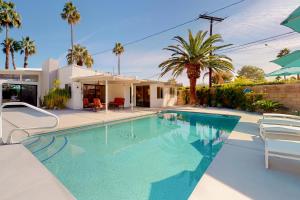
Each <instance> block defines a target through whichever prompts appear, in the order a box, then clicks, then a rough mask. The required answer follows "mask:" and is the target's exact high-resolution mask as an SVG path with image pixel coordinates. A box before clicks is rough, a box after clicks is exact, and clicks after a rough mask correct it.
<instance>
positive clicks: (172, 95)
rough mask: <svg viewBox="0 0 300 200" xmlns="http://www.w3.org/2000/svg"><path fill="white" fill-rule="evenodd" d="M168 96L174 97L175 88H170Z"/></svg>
mask: <svg viewBox="0 0 300 200" xmlns="http://www.w3.org/2000/svg"><path fill="white" fill-rule="evenodd" d="M170 96H171V97H174V96H175V88H170Z"/></svg>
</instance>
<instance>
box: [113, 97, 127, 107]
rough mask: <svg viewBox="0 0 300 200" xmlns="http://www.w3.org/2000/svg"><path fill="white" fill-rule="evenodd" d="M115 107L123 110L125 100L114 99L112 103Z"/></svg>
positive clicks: (120, 98)
mask: <svg viewBox="0 0 300 200" xmlns="http://www.w3.org/2000/svg"><path fill="white" fill-rule="evenodd" d="M112 103H113V104H114V105H115V106H116V107H118V108H123V109H124V103H125V99H124V98H122V97H116V98H115V99H114V101H113V102H112Z"/></svg>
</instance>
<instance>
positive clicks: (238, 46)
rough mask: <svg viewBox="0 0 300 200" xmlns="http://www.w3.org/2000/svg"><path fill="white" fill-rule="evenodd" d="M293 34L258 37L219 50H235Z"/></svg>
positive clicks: (224, 51) (225, 51)
mask: <svg viewBox="0 0 300 200" xmlns="http://www.w3.org/2000/svg"><path fill="white" fill-rule="evenodd" d="M293 34H295V32H294V31H291V32H287V33H283V34H279V35H274V36H271V37H267V38H264V39H259V40H255V41H252V42H247V43H245V44H240V45H237V46H233V47H228V48H226V49H223V50H220V51H219V52H221V53H228V52H232V51H237V50H241V49H245V48H249V47H251V46H254V45H257V44H261V42H271V41H275V40H278V39H282V37H286V36H291V35H293Z"/></svg>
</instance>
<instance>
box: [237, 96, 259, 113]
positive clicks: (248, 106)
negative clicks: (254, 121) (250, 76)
mask: <svg viewBox="0 0 300 200" xmlns="http://www.w3.org/2000/svg"><path fill="white" fill-rule="evenodd" d="M263 97H264V94H263V93H255V92H249V93H246V94H245V102H244V105H243V107H242V109H243V110H246V111H250V112H254V111H255V109H256V106H255V103H256V102H257V101H260V100H262V99H263Z"/></svg>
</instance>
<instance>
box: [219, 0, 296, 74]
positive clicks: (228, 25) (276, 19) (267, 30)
mask: <svg viewBox="0 0 300 200" xmlns="http://www.w3.org/2000/svg"><path fill="white" fill-rule="evenodd" d="M247 4H248V6H245V7H244V8H242V9H241V10H240V11H239V12H238V13H236V14H234V15H233V16H231V17H230V18H228V19H227V20H225V21H224V22H223V23H220V24H218V26H216V28H217V30H218V32H220V33H221V34H222V35H223V37H224V39H225V41H232V42H233V43H235V44H237V45H238V44H243V43H247V42H251V41H255V40H259V39H264V38H267V37H270V36H273V35H278V34H281V33H286V32H289V31H291V29H289V28H287V27H284V26H281V25H280V23H281V22H282V21H283V20H284V19H285V18H287V16H288V15H289V14H290V13H291V12H292V11H293V10H294V9H296V8H297V7H298V6H299V5H300V0H288V1H282V0H252V1H248V2H247ZM236 41H240V42H239V43H236ZM267 44H268V45H267V46H265V43H261V44H259V45H255V46H251V47H250V48H246V49H243V50H237V51H235V52H231V53H228V55H229V56H230V57H231V58H232V59H233V62H234V65H235V66H236V67H237V68H239V67H240V66H242V65H256V66H260V67H261V68H263V69H264V70H265V71H266V72H271V71H273V70H275V69H277V68H279V66H276V65H275V64H273V63H271V62H270V61H271V60H274V59H275V57H276V55H277V53H278V51H279V50H280V49H282V48H286V47H287V48H290V49H292V50H295V49H297V48H299V47H300V33H299V35H298V34H296V35H292V36H288V37H284V38H281V39H279V40H276V41H272V42H267Z"/></svg>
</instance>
